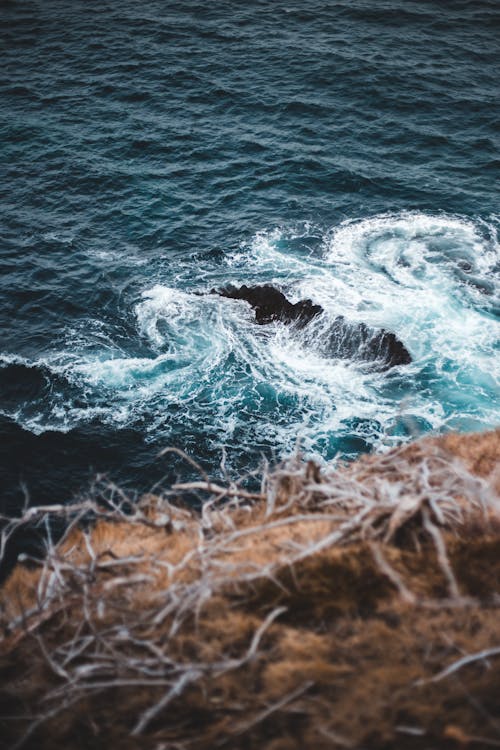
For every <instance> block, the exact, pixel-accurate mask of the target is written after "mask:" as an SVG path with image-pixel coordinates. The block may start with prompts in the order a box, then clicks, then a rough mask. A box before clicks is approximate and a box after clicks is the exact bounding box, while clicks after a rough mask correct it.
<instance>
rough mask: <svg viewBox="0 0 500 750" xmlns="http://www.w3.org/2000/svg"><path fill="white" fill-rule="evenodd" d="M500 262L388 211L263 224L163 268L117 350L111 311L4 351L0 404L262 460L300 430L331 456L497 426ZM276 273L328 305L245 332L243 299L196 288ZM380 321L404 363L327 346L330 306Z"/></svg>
mask: <svg viewBox="0 0 500 750" xmlns="http://www.w3.org/2000/svg"><path fill="white" fill-rule="evenodd" d="M499 278H500V262H499V251H498V241H497V232H496V227H495V226H494V225H493V224H488V223H485V222H473V221H471V220H468V219H464V218H461V217H456V216H447V215H436V216H433V215H430V214H423V213H416V212H415V213H402V214H386V215H380V216H375V217H372V218H368V219H362V220H355V221H346V222H344V223H342V224H340V225H339V226H337V227H335V228H333V229H331V230H327V231H324V230H322V229H318V228H317V227H313V226H311V225H307V224H306V225H303V226H301V227H294V228H293V229H290V228H289V229H287V228H279V229H278V228H277V229H274V230H270V231H262V232H259V233H258V234H257V235H255V236H254V237H253V238H252V240H251V241H250V242H247V243H243V244H242V245H241V246H240V247H238V248H236V249H234V250H231V251H228V252H225V253H223V254H221V255H220V256H218V255H217V256H215V257H210V256H207V257H205V258H200V257H199V256H198V257H192V258H191V260H190V261H186V260H185V259H184V260H183V261H181V260H179V261H178V262H177V264H171V266H170V267H169V271H168V273H165V274H164V278H161V277H160V278H155V279H154V280H153V283H150V284H149V285H148V284H147V283H146V284H145V285H144V288H143V289H142V291H141V293H140V295H139V296H138V297H137V298H135V299H131V300H130V304H129V311H128V312H129V314H130V316H131V319H132V321H133V323H132V335H131V336H130V337H129V340H128V341H127V344H126V345H124V343H123V341H122V340H120V341H118V340H117V339H116V337H115V336H114V329H113V328H112V327H111V326H107V324H106V321H103V320H96V319H89V320H88V325H87V326H86V327H85V335H83V334H82V330H81V329H80V330H78V331H76V330H68V331H67V334H66V337H65V340H64V341H61V342H58V344H57V347H56V348H55V349H54V350H51V351H48V352H46V353H45V354H44V356H43V357H40V358H39V359H37V360H34V361H29V360H26V359H22V358H19V357H15V356H13V355H4V356H3V357H1V358H0V385H1V388H2V393H3V394H4V398H3V399H2V414H3V415H4V416H8V417H10V418H11V419H14V420H15V421H16V422H18V423H19V424H20V425H22V426H23V427H25V428H26V429H29V430H30V431H32V432H35V433H37V434H40V433H42V432H44V431H46V430H58V431H68V430H71V429H73V428H75V427H77V426H79V425H81V424H84V423H89V422H95V421H97V422H99V423H106V424H110V425H115V426H116V427H137V428H138V429H140V430H141V431H143V432H144V433H145V434H146V436H147V439H148V440H150V441H154V442H161V443H162V444H163V445H164V444H166V443H174V444H176V445H178V446H180V447H186V448H188V449H191V450H193V451H194V452H195V453H196V452H197V451H198V452H200V451H202V452H203V451H204V452H210V451H215V452H217V451H219V452H220V451H221V450H222V448H223V447H226V448H227V449H228V452H230V453H231V455H233V456H234V457H235V458H237V457H238V456H242V455H243V454H246V455H247V457H253V458H254V459H255V458H258V456H259V455H260V454H264V455H271V454H273V455H274V456H275V457H278V456H282V455H285V454H286V453H288V452H290V451H292V450H294V448H295V446H296V445H297V441H299V442H300V444H301V445H302V447H303V449H304V450H305V451H306V453H307V454H309V455H315V456H316V457H317V458H323V459H328V458H331V457H332V456H333V455H335V454H336V453H340V454H341V455H344V456H351V455H355V454H356V453H357V452H359V451H361V450H366V449H368V448H378V449H381V448H384V447H385V446H389V445H391V444H393V443H394V442H397V441H399V440H402V439H405V438H407V437H408V436H410V435H413V434H415V433H421V432H427V431H431V430H434V431H445V430H448V429H461V430H468V429H481V428H486V427H490V426H493V425H496V424H498V422H499V421H500V405H499V402H498V385H499V384H498V379H499V367H500V358H499V357H498V348H499V322H498V312H499V308H500V306H499V288H500V285H499ZM228 283H233V284H243V283H246V284H262V283H268V284H271V283H272V284H274V285H276V286H278V287H280V288H281V289H282V290H283V291H285V293H286V294H287V296H288V297H289V298H290V300H291V301H293V302H295V301H298V300H299V299H303V298H304V297H310V298H311V299H312V300H313V301H314V302H315V303H319V304H321V305H322V306H323V308H324V310H325V314H324V315H322V316H320V317H319V318H318V319H316V320H314V321H313V322H311V323H310V324H309V325H308V326H305V327H304V328H303V329H300V330H299V329H297V328H294V327H293V326H284V325H282V324H279V323H273V324H271V325H269V326H258V325H256V324H255V323H254V320H253V317H254V316H253V312H252V310H251V308H250V307H249V306H248V305H247V304H246V303H245V302H243V301H238V300H231V299H224V298H221V297H219V296H217V295H213V294H212V295H211V294H210V293H209V292H210V290H211V289H212V288H213V287H217V286H219V287H221V286H225V285H227V284H228ZM340 315H343V316H344V317H345V318H346V319H347V320H348V321H350V322H353V323H356V322H362V323H365V324H367V325H369V326H371V327H373V328H385V329H388V330H390V331H393V332H394V333H395V334H396V335H397V336H398V338H399V339H400V340H401V341H403V342H404V344H405V345H406V347H407V348H408V349H409V351H410V352H411V354H412V357H413V362H412V364H410V365H405V366H401V367H397V368H394V369H392V370H391V371H389V372H385V373H381V372H374V371H373V370H372V369H370V368H369V367H367V366H366V363H364V362H363V361H362V360H361V359H360V358H359V357H357V356H353V357H352V359H350V360H346V359H340V358H338V357H336V356H335V353H333V354H332V350H331V348H330V349H329V347H328V346H326V345H325V342H327V341H328V336H329V335H331V330H332V324H333V322H334V320H335V318H336V317H338V316H340Z"/></svg>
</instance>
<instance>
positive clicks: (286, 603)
mask: <svg viewBox="0 0 500 750" xmlns="http://www.w3.org/2000/svg"><path fill="white" fill-rule="evenodd" d="M499 456H500V430H497V431H496V432H492V433H485V434H477V435H462V436H458V435H450V436H448V437H446V438H439V439H432V440H429V439H428V440H424V441H421V442H417V443H414V444H413V445H410V446H408V447H405V448H401V449H398V450H394V451H391V452H390V453H389V454H387V455H386V456H374V457H365V458H364V459H362V460H360V461H358V462H356V463H355V464H352V465H351V466H349V467H345V468H344V469H341V470H334V469H323V470H320V469H319V468H318V467H316V466H314V465H313V464H311V463H309V464H306V463H300V462H299V461H297V462H293V463H290V464H288V465H287V466H283V467H279V468H278V469H276V470H275V471H274V472H273V473H272V474H270V475H269V476H268V477H266V478H265V481H264V483H263V489H262V493H257V494H256V495H255V496H246V495H245V493H244V492H243V491H241V490H240V489H238V488H237V487H228V488H219V489H217V488H214V486H213V485H211V486H210V485H209V486H207V485H206V484H205V485H204V483H203V482H201V483H200V487H199V491H200V492H203V493H205V496H206V497H207V498H208V500H207V502H206V504H205V506H204V509H203V512H202V514H195V513H194V512H192V511H189V510H186V509H183V508H182V507H180V506H178V505H177V506H175V505H171V504H170V503H169V502H168V501H167V500H166V499H165V498H158V497H148V498H144V500H143V502H142V503H141V505H140V507H139V508H138V509H137V510H136V511H135V513H134V514H133V515H129V516H124V515H123V513H122V512H121V510H120V507H119V502H117V504H116V507H115V508H114V509H111V510H110V506H109V504H108V505H107V506H106V508H104V507H103V506H101V507H99V506H97V505H96V506H95V507H94V521H93V522H92V523H91V524H90V526H88V525H87V531H84V530H83V527H82V525H81V524H75V525H74V526H73V527H72V528H71V529H70V530H69V532H68V534H67V535H66V537H65V539H64V540H63V541H62V542H61V543H60V544H59V545H58V547H57V548H52V549H51V550H49V553H48V555H47V558H46V560H45V561H43V563H41V564H40V565H38V566H35V567H33V566H31V567H29V568H28V567H27V566H26V565H18V566H17V568H16V569H15V570H14V572H13V574H12V575H11V576H10V578H9V579H8V580H7V581H6V583H5V584H4V586H3V589H2V591H1V592H0V597H1V599H2V620H3V625H4V636H3V640H2V641H1V642H0V717H2V718H0V736H1V737H3V738H4V742H5V743H6V746H7V747H8V746H9V745H16V743H17V745H18V746H21V743H22V746H24V747H33V748H35V747H36V748H61V747H65V748H90V747H92V748H94V749H95V748H101V747H103V748H104V747H109V745H110V744H111V743H113V744H114V745H115V746H116V747H119V748H120V749H122V748H149V747H151V748H157V749H158V750H160V749H161V748H164V749H165V750H166V749H167V748H168V749H169V750H170V749H172V750H173V749H174V748H194V749H198V748H200V749H201V748H214V747H218V746H221V747H231V748H253V747H259V748H260V747H265V748H269V749H271V748H272V749H273V750H285V748H286V749H288V748H323V747H325V748H326V747H328V748H335V747H339V748H340V747H356V748H361V747H364V748H386V749H389V748H394V749H395V748H401V747H405V748H422V749H423V748H437V747H439V748H440V747H450V748H455V747H456V748H458V747H477V748H481V747H496V746H498V747H500V721H499V720H498V718H497V717H498V716H500V625H499V616H498V607H499V603H500V580H499V569H500V503H499V500H498V495H499V491H500V474H499V473H498V470H497V466H498V458H499ZM177 492H178V493H180V492H181V489H179V490H177ZM84 511H88V505H85V506H84V507H83V508H81V509H80V510H79V509H78V508H74V509H73V511H72V513H73V515H74V517H75V519H78V518H79V514H81V513H83V512H84ZM59 512H60V513H62V514H63V515H64V514H67V509H62V510H61V511H59ZM483 651H486V652H487V658H486V657H485V656H484V655H481V652H483ZM469 657H470V658H469ZM13 717H16V718H13Z"/></svg>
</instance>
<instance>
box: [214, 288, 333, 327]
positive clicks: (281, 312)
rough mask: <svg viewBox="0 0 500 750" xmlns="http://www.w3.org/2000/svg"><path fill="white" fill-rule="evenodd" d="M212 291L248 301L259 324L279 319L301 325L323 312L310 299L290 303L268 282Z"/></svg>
mask: <svg viewBox="0 0 500 750" xmlns="http://www.w3.org/2000/svg"><path fill="white" fill-rule="evenodd" d="M212 292H215V293H216V294H220V295H221V296H222V297H229V298H230V299H242V300H245V301H246V302H248V303H249V304H250V305H251V306H252V307H253V309H254V310H255V320H256V322H257V323H259V324H260V325H265V324H266V323H272V322H274V321H280V322H281V323H296V324H298V325H300V326H303V325H306V323H309V321H310V320H312V319H313V318H315V317H316V316H317V315H320V314H321V313H322V312H323V308H322V307H321V306H320V305H314V304H313V302H312V300H310V299H304V300H301V301H300V302H297V303H296V304H292V303H291V302H289V301H288V300H287V298H286V297H285V295H284V294H283V293H282V292H280V291H279V290H278V289H276V288H275V287H273V286H271V285H269V284H265V285H263V286H252V287H248V286H246V285H245V284H243V286H242V287H240V288H239V289H236V288H235V287H227V288H226V289H221V290H215V289H214V290H212Z"/></svg>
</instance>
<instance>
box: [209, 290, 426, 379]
mask: <svg viewBox="0 0 500 750" xmlns="http://www.w3.org/2000/svg"><path fill="white" fill-rule="evenodd" d="M211 293H212V294H219V295H220V296H221V297H228V298H229V299H241V300H245V301H246V302H248V303H249V304H250V305H251V306H252V308H253V309H254V310H255V321H256V322H257V323H259V324H260V325H265V324H266V323H273V322H276V321H278V322H281V323H285V324H289V323H294V324H295V325H296V326H299V327H300V328H303V327H304V326H306V325H307V324H308V323H309V322H310V321H312V320H313V319H314V318H317V317H318V316H319V315H321V314H322V313H323V312H324V311H323V308H322V307H321V305H315V304H314V303H313V302H312V300H310V299H304V300H300V301H299V302H296V303H295V304H293V303H292V302H290V301H289V300H288V299H287V298H286V297H285V295H284V294H283V292H280V291H279V290H278V289H276V288H275V287H273V286H271V285H270V284H264V285H262V286H251V287H248V286H246V284H243V286H241V287H239V288H236V287H232V286H230V287H226V288H225V289H212V292H211ZM318 349H319V350H320V351H321V352H322V353H324V354H325V356H330V357H339V358H342V359H351V358H352V359H354V358H356V359H360V360H362V361H367V362H373V366H374V369H376V370H379V371H381V372H383V371H385V370H388V369H390V368H391V367H395V366H396V365H407V364H409V363H410V362H411V361H412V358H411V355H410V353H409V351H408V350H407V349H406V347H405V345H404V344H403V343H402V342H401V341H400V340H399V339H398V338H397V336H396V335H395V334H394V333H392V332H391V331H386V330H385V329H383V328H382V329H373V328H370V327H369V326H367V325H366V324H365V323H349V321H346V319H345V318H344V317H343V316H339V317H337V318H335V320H334V321H333V323H332V325H331V328H330V329H329V331H328V333H327V335H326V338H323V339H322V340H321V341H319V342H318Z"/></svg>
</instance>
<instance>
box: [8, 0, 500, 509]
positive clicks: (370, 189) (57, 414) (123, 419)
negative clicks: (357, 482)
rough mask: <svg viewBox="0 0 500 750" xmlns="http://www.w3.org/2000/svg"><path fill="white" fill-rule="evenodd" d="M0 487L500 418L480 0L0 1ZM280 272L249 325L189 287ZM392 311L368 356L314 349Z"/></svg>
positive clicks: (141, 477)
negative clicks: (180, 454) (379, 346)
mask: <svg viewBox="0 0 500 750" xmlns="http://www.w3.org/2000/svg"><path fill="white" fill-rule="evenodd" d="M0 27H1V30H0V55H1V57H0V59H1V81H0V127H1V131H0V135H1V138H0V149H1V157H2V166H1V174H2V179H1V202H0V209H1V240H0V262H1V268H2V280H1V284H2V286H1V299H2V305H1V311H0V330H1V347H0V355H1V356H0V415H1V416H0V441H1V442H0V446H1V447H0V452H1V461H2V466H3V473H4V480H3V482H2V486H3V490H4V500H3V505H4V507H7V509H9V511H10V510H14V508H15V507H16V506H17V505H18V504H19V502H20V499H21V497H22V489H21V482H24V483H25V485H26V487H27V490H28V492H29V494H30V497H31V501H32V502H41V501H47V500H65V499H68V498H69V497H71V495H72V494H73V493H74V492H77V491H78V490H80V489H82V488H85V487H86V486H87V484H88V482H89V480H90V478H91V477H92V476H93V475H94V474H95V473H96V472H105V473H106V474H107V476H109V477H111V478H113V479H115V480H117V481H119V482H120V483H122V484H123V485H124V486H125V487H127V488H130V489H136V490H142V489H145V488H148V487H150V486H151V485H152V483H153V482H154V481H156V480H158V479H160V478H161V477H164V479H165V481H168V480H170V479H173V478H174V477H175V476H176V475H180V476H187V475H188V473H189V471H190V468H189V466H188V465H187V464H185V463H183V462H182V461H180V460H175V461H174V460H173V459H171V458H168V457H167V458H164V459H162V460H158V459H157V453H158V451H159V450H160V449H161V448H164V447H166V446H168V445H175V446H178V447H180V448H183V449H184V450H185V451H187V452H188V453H189V454H190V455H191V456H193V457H194V458H195V459H196V460H198V461H200V462H201V463H202V464H203V466H204V467H205V468H206V469H208V470H209V471H210V472H211V473H212V474H217V473H218V472H220V469H219V464H220V462H221V460H223V459H224V460H225V466H226V467H227V471H228V472H230V473H232V474H233V475H234V474H235V473H236V472H245V471H250V470H252V469H254V468H255V467H256V466H257V465H258V463H259V462H260V460H261V458H262V456H264V457H266V458H267V459H269V460H274V459H279V458H280V457H282V456H284V455H287V454H288V453H290V452H291V451H293V450H294V448H295V446H296V445H297V442H299V443H300V445H301V446H302V448H303V450H304V451H305V452H306V453H308V454H309V455H315V456H316V457H318V459H329V458H332V457H333V456H335V455H336V454H340V455H342V456H348V457H351V456H355V455H356V454H357V453H359V452H361V451H367V450H383V449H384V448H386V447H387V446H390V445H392V444H394V443H397V442H398V441H400V440H404V439H408V438H409V437H410V436H412V435H414V434H420V433H422V432H428V431H437V432H442V431H446V430H449V429H460V430H469V429H482V428H486V427H489V426H493V425H496V424H498V422H499V421H500V419H499V417H500V408H499V398H498V396H499V391H498V375H499V357H498V332H499V324H498V312H499V299H498V288H499V286H498V282H499V273H500V266H499V251H498V228H499V202H498V185H499V177H500V157H499V145H500V144H499V129H498V112H499V107H498V103H499V102H498V94H499V84H498V81H499V41H500V4H499V3H498V2H497V0H474V2H472V1H465V0H454V2H450V3H442V2H426V1H423V0H422V1H421V2H411V0H408V1H405V2H404V3H402V2H395V1H394V0H380V2H377V3H374V2H371V1H370V0H341V1H339V2H315V1H314V0H310V1H309V2H307V3H303V2H302V3H297V2H293V1H292V0H273V1H272V2H270V1H266V2H253V3H251V4H247V3H244V2H239V1H236V0H233V1H232V2H227V1H226V2H223V1H221V2H217V3H203V2H199V1H197V2H194V1H192V2H182V3H179V2H175V3H173V2H170V1H168V0H167V1H166V2H159V1H152V2H148V3H138V2H135V1H134V2H130V1H129V0H121V2H114V1H113V2H111V0H108V2H102V1H100V2H93V1H92V0H85V2H84V1H83V0H82V1H80V2H79V1H77V0H74V1H72V2H69V1H63V0H59V1H57V0H44V2H33V1H30V0H22V1H21V0H18V1H17V2H16V1H14V2H4V3H2V5H1V6H0ZM228 283H235V284H242V283H274V284H276V285H278V286H279V287H280V288H281V289H283V290H284V291H285V292H286V294H287V295H288V297H289V298H290V299H291V300H292V301H296V300H298V299H301V298H304V297H310V298H312V299H313V301H314V302H316V303H318V304H321V305H322V306H323V307H324V309H325V314H324V315H323V316H322V317H321V319H320V320H318V321H317V322H316V323H314V324H313V325H312V326H308V327H306V328H304V329H303V330H302V331H296V330H294V329H293V328H290V327H285V326H283V325H281V324H273V325H271V326H269V327H260V326H256V325H255V323H254V322H253V315H252V311H251V310H250V308H249V307H247V306H246V305H245V303H244V302H237V301H234V300H227V299H221V298H219V297H215V296H205V295H203V294H201V295H200V294H199V293H200V292H206V291H208V290H210V289H211V288H212V287H216V286H223V285H225V284H228ZM340 314H342V315H344V316H345V317H346V318H347V319H348V320H350V321H353V322H364V323H366V324H368V325H370V326H373V327H375V328H377V327H385V328H387V329H389V330H392V331H394V332H395V333H396V334H397V335H398V337H399V338H400V339H401V340H402V341H404V343H405V345H406V346H407V347H408V349H409V350H410V352H411V354H412V356H413V360H414V361H413V363H412V364H411V365H409V366H406V367H400V368H396V369H395V370H392V371H390V372H387V373H381V372H374V371H373V370H370V368H367V367H366V366H365V365H364V364H363V362H362V361H360V360H359V359H358V358H356V357H353V359H352V360H351V361H346V360H338V359H336V358H335V357H332V356H329V354H328V351H327V350H326V349H325V346H324V342H325V340H326V339H327V337H328V330H329V326H331V323H332V320H333V319H334V318H335V317H336V316H337V315H340Z"/></svg>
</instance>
